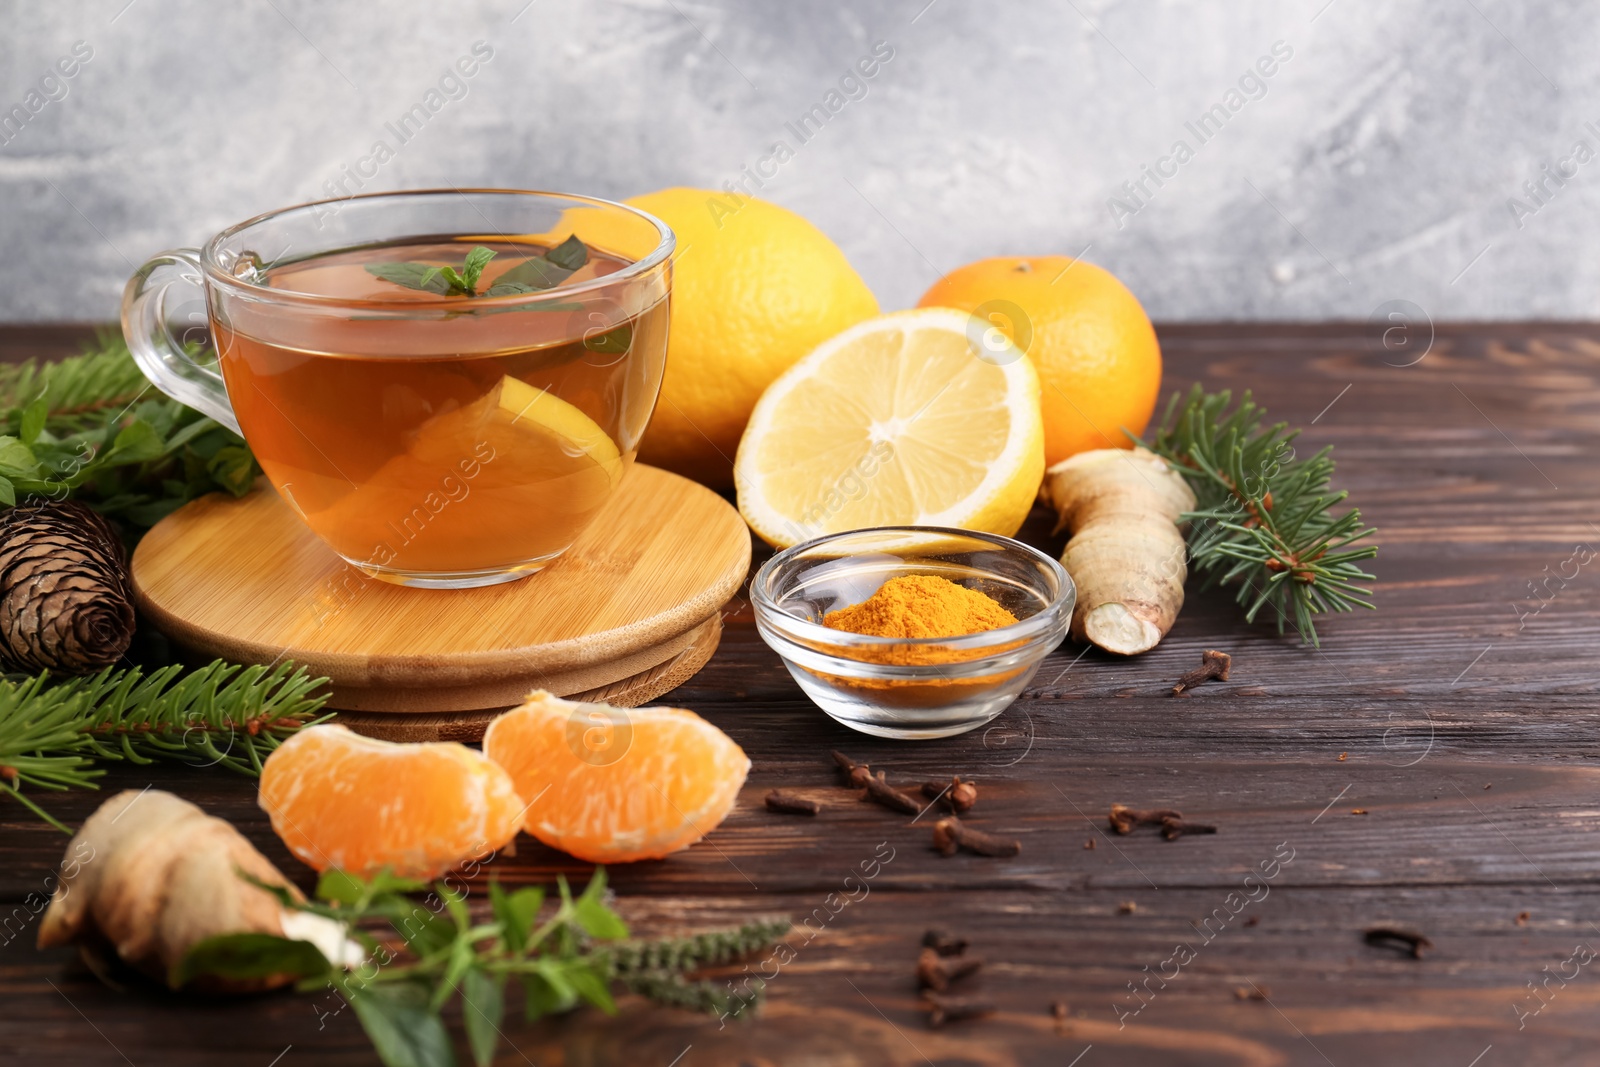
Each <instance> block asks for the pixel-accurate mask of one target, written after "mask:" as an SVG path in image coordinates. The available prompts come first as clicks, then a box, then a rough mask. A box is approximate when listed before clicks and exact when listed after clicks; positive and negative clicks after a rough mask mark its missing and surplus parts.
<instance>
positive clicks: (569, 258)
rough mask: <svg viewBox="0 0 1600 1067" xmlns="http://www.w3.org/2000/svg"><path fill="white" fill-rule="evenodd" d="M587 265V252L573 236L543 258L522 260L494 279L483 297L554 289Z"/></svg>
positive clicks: (581, 243) (583, 245) (586, 248)
mask: <svg viewBox="0 0 1600 1067" xmlns="http://www.w3.org/2000/svg"><path fill="white" fill-rule="evenodd" d="M587 262H589V249H588V247H587V246H586V245H585V244H584V243H583V242H582V241H580V240H578V237H577V235H576V234H573V235H572V236H571V237H568V238H567V239H566V240H565V241H562V242H561V243H560V244H558V245H556V246H555V247H554V248H552V249H550V250H549V251H547V252H546V253H545V254H544V255H542V256H535V257H533V258H530V259H525V260H523V261H522V262H521V263H518V264H517V265H516V266H514V267H512V268H511V269H510V270H508V271H506V272H505V273H504V274H502V275H500V277H498V278H496V279H495V282H494V285H492V286H490V288H489V291H488V292H487V293H486V294H484V295H486V296H510V295H512V294H516V293H532V292H535V291H537V290H540V289H554V288H555V287H556V286H558V285H560V284H561V283H562V282H564V281H566V280H567V279H568V278H570V277H571V276H572V273H573V271H576V270H577V269H578V268H579V267H581V266H583V265H584V264H585V263H587Z"/></svg>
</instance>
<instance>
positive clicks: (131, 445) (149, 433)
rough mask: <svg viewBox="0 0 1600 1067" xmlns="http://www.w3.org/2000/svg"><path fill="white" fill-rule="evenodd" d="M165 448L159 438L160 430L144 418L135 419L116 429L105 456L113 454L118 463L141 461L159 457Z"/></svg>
mask: <svg viewBox="0 0 1600 1067" xmlns="http://www.w3.org/2000/svg"><path fill="white" fill-rule="evenodd" d="M166 450H167V446H166V442H164V441H162V440H161V433H160V431H158V430H157V429H156V428H155V427H154V426H152V425H150V424H149V423H148V422H146V421H145V420H144V419H135V420H134V421H133V422H130V423H129V424H128V425H127V426H124V427H123V428H122V429H121V430H120V431H118V433H117V436H116V438H115V439H114V440H113V441H112V442H111V451H110V453H109V454H108V455H107V456H106V457H105V458H107V459H109V458H111V457H112V456H115V457H116V461H117V462H118V463H119V464H123V463H143V462H144V461H145V460H149V459H157V458H159V457H161V456H162V455H164V454H165V453H166Z"/></svg>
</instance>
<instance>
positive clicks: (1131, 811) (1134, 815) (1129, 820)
mask: <svg viewBox="0 0 1600 1067" xmlns="http://www.w3.org/2000/svg"><path fill="white" fill-rule="evenodd" d="M1181 818H1183V812H1181V811H1173V810H1172V809H1171V808H1151V809H1150V810H1149V811H1139V810H1138V809H1136V808H1130V807H1128V806H1127V805H1126V804H1113V805H1111V815H1110V822H1111V829H1113V830H1115V831H1116V832H1117V833H1119V834H1131V833H1133V828H1134V827H1135V826H1138V825H1139V824H1141V823H1151V824H1154V825H1156V826H1159V825H1161V824H1162V823H1163V822H1165V821H1166V820H1168V819H1181Z"/></svg>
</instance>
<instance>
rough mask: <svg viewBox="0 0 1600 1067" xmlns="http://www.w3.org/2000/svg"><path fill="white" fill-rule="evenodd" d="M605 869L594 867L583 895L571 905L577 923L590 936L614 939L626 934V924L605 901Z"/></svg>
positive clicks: (606, 939) (608, 939)
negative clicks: (592, 875) (592, 874)
mask: <svg viewBox="0 0 1600 1067" xmlns="http://www.w3.org/2000/svg"><path fill="white" fill-rule="evenodd" d="M605 892H606V869H605V868H604V867H596V868H595V869H594V877H592V878H590V879H589V884H588V886H587V887H585V889H584V891H583V895H582V896H580V897H579V898H578V899H577V902H576V903H575V904H574V905H573V911H574V913H575V914H576V917H577V920H578V925H579V926H582V927H583V929H584V932H585V933H587V934H588V935H589V936H590V937H593V938H596V939H598V940H601V941H615V940H617V939H618V938H623V937H627V936H628V924H627V923H625V922H623V921H622V917H621V916H620V915H618V914H617V913H616V912H614V911H612V910H611V909H610V908H608V907H606V903H605Z"/></svg>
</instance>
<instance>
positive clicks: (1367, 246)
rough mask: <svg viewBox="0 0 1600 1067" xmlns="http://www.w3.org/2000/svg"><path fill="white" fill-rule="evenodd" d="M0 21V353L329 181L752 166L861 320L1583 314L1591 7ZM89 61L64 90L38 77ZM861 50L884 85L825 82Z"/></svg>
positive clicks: (1109, 5) (191, 13) (1506, 1)
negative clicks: (851, 292) (942, 306)
mask: <svg viewBox="0 0 1600 1067" xmlns="http://www.w3.org/2000/svg"><path fill="white" fill-rule="evenodd" d="M0 11H3V12H4V14H3V19H4V22H3V25H4V40H3V41H0V111H4V112H9V113H10V118H9V119H6V121H7V122H8V123H9V125H0V142H3V143H0V247H3V248H4V249H5V254H4V256H3V257H0V319H7V320H12V321H29V320H46V319H105V318H110V317H112V316H113V315H114V313H115V309H116V306H117V301H118V299H119V296H120V292H121V287H122V282H123V280H124V279H125V278H126V276H127V275H128V273H129V272H130V271H131V270H132V268H133V267H134V265H136V264H137V263H138V262H140V261H141V260H142V259H143V258H144V257H146V256H147V255H149V254H151V253H153V252H155V251H158V250H160V249H162V248H164V247H168V246H171V245H175V244H192V243H196V242H199V241H200V240H201V239H203V238H205V237H206V236H208V235H210V234H211V233H213V232H215V231H216V230H218V229H220V228H221V227H223V226H225V225H226V224H228V223H231V222H234V221H237V220H239V219H242V218H245V217H247V216H250V215H252V214H255V213H257V212H260V211H263V210H267V209H270V208H274V207H278V206H283V205H287V204H290V203H293V202H296V201H300V200H305V199H310V198H315V197H319V196H321V195H326V193H325V190H326V189H327V188H328V185H327V183H329V182H330V181H336V180H338V179H340V178H341V177H342V176H344V175H345V174H346V170H345V169H344V168H349V169H350V170H349V173H355V172H357V171H359V170H361V169H365V170H366V171H367V172H368V173H369V174H370V175H371V177H369V178H366V179H363V182H364V185H365V188H367V189H369V190H375V189H384V188H405V187H411V188H420V187H429V186H437V185H441V184H446V183H448V184H452V185H468V184H478V185H505V186H519V187H533V188H539V187H544V188H554V189H565V190H573V191H579V192H588V193H593V194H597V195H601V196H607V197H615V198H620V197H625V196H628V195H631V194H634V193H639V192H644V191H648V190H651V189H655V188H658V187H661V186H665V185H674V184H694V185H705V186H720V185H722V184H723V183H724V182H725V181H729V180H739V179H740V175H741V169H742V168H745V167H751V168H757V167H760V168H763V169H764V170H765V171H766V172H767V174H769V175H770V177H768V178H764V179H762V180H763V182H764V188H762V190H761V195H763V196H766V197H769V198H771V199H773V200H775V201H777V202H778V203H781V204H784V205H786V206H788V207H790V208H793V209H794V210H796V211H799V212H801V213H802V214H804V215H806V216H807V217H808V218H810V219H812V220H813V221H814V222H816V223H817V224H818V225H819V226H821V227H822V228H823V229H824V230H825V231H827V232H828V233H829V234H831V235H832V236H833V237H834V239H835V240H837V241H838V242H839V243H840V244H841V245H842V246H843V247H844V249H845V251H846V252H847V254H848V255H849V256H850V258H851V259H852V260H853V261H854V263H855V264H856V265H857V267H858V268H859V269H860V270H861V272H862V273H863V274H864V275H865V277H866V279H867V281H868V282H869V284H871V285H872V287H873V288H874V290H876V292H877V293H878V296H879V299H880V300H881V301H882V302H883V304H884V306H885V307H886V308H892V307H899V306H904V305H907V304H909V303H911V302H913V301H914V300H915V299H916V297H917V296H918V295H919V294H920V293H921V291H922V290H923V288H924V287H925V286H926V285H927V284H928V283H929V282H930V281H932V279H933V278H934V277H936V276H937V274H938V273H939V272H941V271H944V270H948V269H950V268H952V267H954V266H957V265H959V264H961V263H963V262H966V261H968V260H971V259H975V258H978V257H981V256H986V255H994V254H1002V253H1035V254H1037V253H1044V252H1062V253H1068V254H1078V253H1080V252H1084V250H1085V249H1087V253H1086V255H1087V258H1089V259H1091V260H1094V261H1096V262H1098V263H1100V264H1102V265H1104V266H1106V267H1108V268H1110V269H1111V270H1113V271H1114V272H1116V273H1117V274H1118V275H1120V276H1121V277H1122V278H1123V279H1124V280H1126V281H1127V283H1128V284H1129V285H1130V286H1131V287H1132V288H1133V290H1134V291H1135V292H1136V293H1138V294H1139V296H1140V297H1141V298H1142V299H1143V300H1144V301H1145V304H1146V306H1147V307H1148V308H1149V310H1150V311H1151V313H1152V315H1153V316H1154V317H1156V318H1158V319H1213V318H1247V319H1248V318H1285V317H1289V318H1356V319H1365V318H1367V317H1368V316H1369V314H1370V313H1371V312H1372V311H1373V309H1374V308H1375V307H1377V306H1378V305H1380V304H1382V303H1384V302H1385V301H1389V300H1399V299H1404V300H1410V301H1413V302H1414V303H1416V304H1418V305H1420V306H1421V307H1423V308H1424V309H1426V310H1427V312H1428V313H1429V314H1431V315H1432V316H1433V317H1434V318H1436V319H1441V318H1523V317H1590V316H1593V315H1594V314H1595V313H1596V310H1597V308H1600V298H1597V293H1600V287H1597V283H1600V253H1597V251H1596V244H1595V241H1594V239H1593V238H1594V228H1595V222H1596V219H1597V209H1600V160H1594V159H1591V158H1590V157H1591V155H1592V154H1593V153H1595V152H1600V93H1597V92H1596V88H1597V81H1600V49H1597V47H1596V46H1597V44H1600V41H1597V36H1600V7H1597V6H1596V5H1595V4H1593V3H1592V2H1590V3H1581V2H1580V0H1550V2H1535V0H1519V2H1512V0H1460V2H1455V0H1451V2H1440V0H1433V2H1424V0H1388V2H1380V0H1365V2H1362V0H1331V2H1330V0H1205V2H1201V0H1129V2H1116V0H1071V2H1060V3H1026V4H1024V3H1020V2H1017V3H1002V2H999V0H990V2H982V3H979V2H962V0H933V2H932V3H929V2H928V0H894V2H892V3H890V2H883V3H854V4H843V3H832V4H829V3H813V2H792V3H783V4H779V3H742V4H741V3H736V2H735V0H718V2H717V3H707V2H702V0H660V2H656V0H636V2H619V3H596V2H589V0H584V2H578V0H533V2H532V3H528V2H527V0H482V2H479V0H450V2H442V3H426V4H424V3H398V2H392V3H376V2H374V3H341V4H334V3H326V2H322V3H315V2H310V0H245V2H240V3H217V2H215V0H132V2H129V0H91V2H84V3H61V4H49V5H44V4H37V3H30V2H27V0H5V2H4V3H3V5H0ZM80 41H81V42H84V44H83V45H81V46H79V51H80V53H81V52H82V51H84V50H85V49H92V53H93V54H92V57H91V58H89V59H88V61H87V62H83V63H81V64H79V65H78V66H77V67H76V68H75V73H74V75H73V76H72V77H71V78H65V77H63V76H62V75H61V74H60V73H59V71H58V70H57V68H56V64H57V62H58V60H63V59H65V60H67V62H66V63H65V64H64V67H63V69H65V68H72V67H73V63H72V62H71V57H72V52H73V48H74V44H75V42H80ZM477 41H483V42H486V43H487V45H488V47H490V48H492V50H493V58H492V59H491V60H490V61H488V62H487V63H486V64H484V65H482V67H481V68H480V69H479V70H478V71H477V73H476V74H475V75H474V76H473V77H472V78H470V79H462V80H461V81H460V82H459V83H455V82H447V84H446V86H445V88H446V89H448V90H449V91H450V92H451V93H452V94H453V95H454V96H456V97H457V98H456V99H450V98H449V97H448V96H446V95H445V94H443V93H441V94H440V95H439V96H438V97H436V98H433V102H435V103H437V104H438V108H437V111H436V113H434V114H433V115H432V117H431V119H430V120H429V122H428V124H427V125H426V127H424V128H423V130H422V132H421V133H420V134H418V135H417V136H415V137H414V138H412V139H411V140H410V141H408V142H407V143H405V144H400V143H399V141H398V139H397V138H396V137H395V136H394V135H393V134H392V133H391V132H389V131H388V130H387V129H386V127H385V123H387V122H391V121H393V120H395V119H397V118H398V117H399V116H400V115H401V114H402V113H403V112H404V111H405V110H406V109H407V108H409V107H410V106H411V105H412V104H415V103H418V102H428V101H427V99H426V94H427V93H428V91H429V90H430V89H435V88H437V87H438V86H439V83H440V79H441V76H443V75H445V74H446V73H447V71H448V70H449V69H450V67H451V65H452V63H453V62H454V61H455V60H456V59H457V57H459V56H463V55H466V54H468V53H469V51H470V50H471V48H472V46H473V44H474V42H477ZM877 42H884V44H883V45H880V46H879V49H880V53H881V51H882V50H884V49H892V53H893V55H892V58H890V59H889V60H888V61H887V62H884V63H882V64H881V65H880V66H879V68H878V69H877V71H876V73H875V75H874V76H873V77H872V78H871V79H864V78H859V76H856V78H855V79H854V80H852V79H851V78H850V77H849V76H850V75H852V71H853V68H854V67H855V65H856V64H857V61H858V60H860V59H861V58H862V57H866V56H868V55H870V54H871V53H872V52H873V49H874V45H875V44H876V43H877ZM1275 42H1282V44H1280V45H1278V58H1277V59H1276V60H1274V59H1272V53H1273V47H1274V43H1275ZM1288 53H1292V54H1289V55H1288V58H1287V59H1284V58H1283V57H1284V55H1285V54H1288ZM1263 57H1266V60H1265V61H1264V60H1263ZM1258 61H1260V62H1261V67H1260V69H1261V70H1267V69H1270V70H1271V71H1272V74H1271V76H1270V77H1264V76H1262V75H1261V74H1259V73H1257V74H1254V75H1251V74H1249V73H1248V72H1250V71H1252V70H1253V69H1255V68H1256V64H1257V63H1258ZM1241 79H1243V80H1242V81H1241ZM830 91H835V93H836V95H834V96H832V97H830V96H829V95H828V94H829V93H830ZM1230 91H1231V93H1230ZM463 92H464V94H465V95H462V94H463ZM30 94H32V95H30ZM817 104H822V105H823V106H824V107H825V108H826V107H828V105H830V104H831V105H833V112H834V113H831V114H830V116H829V118H828V120H827V122H826V124H825V125H824V126H823V127H822V129H821V131H820V132H817V133H815V134H814V135H813V136H811V137H810V138H809V139H808V140H806V141H805V142H804V143H802V142H801V141H800V139H799V138H798V137H796V136H795V133H794V132H793V131H792V130H791V129H790V128H788V127H787V126H786V123H790V122H793V121H794V120H796V119H797V118H798V117H799V116H800V115H801V114H803V113H805V112H806V111H807V110H808V109H810V108H812V107H813V106H814V105H817ZM1218 106H1220V110H1218V111H1217V112H1216V115H1217V118H1216V119H1214V120H1213V123H1212V124H1211V125H1209V126H1206V127H1199V126H1197V125H1195V124H1196V122H1197V120H1198V119H1199V117H1200V116H1201V115H1202V114H1203V113H1205V112H1207V110H1208V109H1211V108H1213V107H1218ZM30 107H31V108H36V110H31V109H30ZM15 108H21V111H20V112H18V111H15V110H13V109H15ZM19 116H20V117H25V118H26V121H25V122H22V121H21V119H20V117H19ZM4 118H6V117H5V116H4V115H0V119H4ZM1590 122H1593V123H1594V125H1589V123H1590ZM1219 127H1220V128H1219ZM380 140H381V141H385V142H386V143H387V145H388V147H389V148H390V149H392V150H394V158H392V159H388V160H387V161H385V162H383V163H382V164H381V165H378V164H377V163H376V161H375V160H374V159H373V157H372V153H373V150H374V148H375V145H376V142H378V141H380ZM780 141H781V142H783V143H784V145H785V147H786V148H787V149H789V150H791V151H792V153H793V155H792V158H790V157H789V156H788V155H787V153H778V155H781V156H783V157H784V158H783V161H782V162H781V164H779V163H778V161H777V159H776V158H775V156H774V146H775V144H776V143H778V142H780ZM1180 141H1181V142H1183V144H1184V150H1178V149H1177V143H1178V142H1180ZM1579 142H1582V143H1583V147H1582V148H1581V149H1579V148H1578V145H1579ZM1180 157H1181V161H1180ZM363 161H365V162H363ZM1145 166H1149V167H1151V168H1155V169H1158V170H1161V171H1165V172H1166V174H1167V175H1168V176H1167V177H1165V178H1162V179H1161V184H1159V185H1158V184H1157V183H1156V181H1155V180H1154V179H1153V178H1150V177H1146V176H1145V172H1144V170H1143V169H1142V168H1144V167H1145ZM1545 168H1548V169H1545ZM1557 172H1563V173H1564V174H1565V175H1566V176H1565V177H1553V176H1552V175H1554V174H1555V173H1557ZM745 180H748V179H745ZM1141 181H1142V188H1133V189H1130V188H1129V187H1127V186H1125V185H1124V183H1125V182H1141ZM1531 182H1542V185H1540V186H1533V185H1530V184H1526V183H1531ZM345 188H347V189H354V188H355V186H354V183H353V182H352V181H351V179H349V178H346V179H345ZM1519 205H1520V206H1519Z"/></svg>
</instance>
